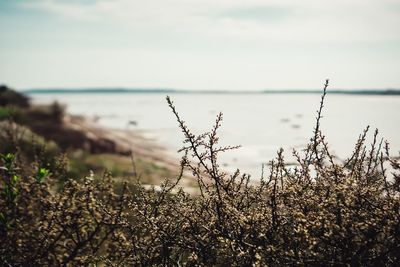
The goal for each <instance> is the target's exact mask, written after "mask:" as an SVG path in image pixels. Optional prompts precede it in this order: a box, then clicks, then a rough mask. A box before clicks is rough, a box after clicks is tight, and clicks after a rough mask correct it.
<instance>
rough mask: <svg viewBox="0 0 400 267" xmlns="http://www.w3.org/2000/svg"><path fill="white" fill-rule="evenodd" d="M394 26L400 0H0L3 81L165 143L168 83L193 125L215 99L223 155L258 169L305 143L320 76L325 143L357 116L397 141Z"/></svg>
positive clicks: (203, 126) (340, 137) (346, 137)
mask: <svg viewBox="0 0 400 267" xmlns="http://www.w3.org/2000/svg"><path fill="white" fill-rule="evenodd" d="M399 29H400V2H399V1H398V0H379V1H378V0H363V1H358V0H351V1H349V0H347V1H342V0H338V1H320V0H319V1H317V0H302V1H289V0H280V1H272V0H271V1H269V0H229V1H228V0H217V1H216V0H212V1H211V0H201V1H200V0H162V1H161V0H160V1H155V0H147V1H136V0H68V1H67V0H65V1H64V0H14V1H9V0H0V34H1V42H0V59H1V60H0V83H3V84H7V85H9V86H11V87H14V88H16V89H17V90H19V91H21V92H25V93H26V94H28V95H29V96H30V97H31V98H32V99H33V100H34V101H35V103H50V102H52V101H54V100H57V101H59V102H61V103H64V104H66V105H67V112H69V113H71V114H75V115H84V116H86V117H89V118H92V119H93V118H95V119H96V121H97V122H98V123H100V124H101V125H102V126H104V127H108V128H113V129H119V130H135V131H138V132H141V133H142V134H143V135H144V136H146V137H147V138H150V139H154V140H157V141H158V142H159V143H160V144H162V145H163V146H166V147H167V148H168V149H169V150H170V151H171V153H172V154H176V153H175V151H176V150H177V149H178V148H179V147H180V146H181V142H182V140H183V136H182V135H180V132H179V131H180V130H179V128H178V127H177V123H176V122H175V118H174V117H173V114H172V113H171V112H170V111H169V110H168V107H167V104H166V102H165V96H166V95H167V94H170V95H171V97H172V99H173V100H175V103H176V106H177V109H178V111H180V113H181V115H182V117H183V118H184V119H185V120H186V121H188V124H189V126H190V127H192V128H193V129H194V130H195V132H198V133H200V132H202V131H205V130H207V129H209V128H210V127H211V125H212V123H213V121H214V118H215V115H216V114H217V113H218V112H219V111H222V112H224V114H225V121H224V123H223V127H222V132H221V137H222V138H221V139H222V140H221V142H223V144H229V145H242V148H241V149H239V150H237V151H234V152H230V153H228V154H227V155H225V156H223V157H222V158H221V160H222V162H221V164H222V165H223V166H224V167H225V168H226V169H228V170H233V169H235V168H236V167H240V168H241V169H243V170H244V171H246V172H250V173H252V174H253V175H256V176H257V175H259V173H260V171H261V164H263V163H267V162H268V161H269V160H270V159H271V158H272V157H274V156H275V153H276V151H277V150H278V149H279V147H283V148H285V150H286V151H287V154H288V157H289V161H290V154H291V152H290V151H291V150H292V149H293V148H296V149H300V150H301V149H302V147H304V146H305V144H306V143H307V142H308V141H309V138H310V137H311V136H312V131H313V127H314V122H315V115H316V113H315V111H316V110H317V108H318V105H319V98H320V93H321V90H322V88H323V83H324V81H325V79H326V78H330V79H331V86H330V87H329V89H328V96H327V100H326V109H325V110H324V118H323V121H322V130H323V131H324V132H325V133H326V135H327V140H328V142H329V143H330V145H331V147H332V150H333V152H334V154H335V155H337V157H338V158H340V159H345V158H346V156H348V155H350V153H351V151H352V149H353V145H354V144H355V141H356V139H357V137H358V134H359V133H361V131H362V130H363V129H364V128H365V127H366V126H367V125H371V128H379V129H380V131H381V134H382V136H383V137H384V138H386V139H388V141H389V142H390V143H391V146H392V149H393V150H394V152H395V153H398V151H399V150H400V140H399V138H398V133H399V130H400V126H399V123H398V115H399V112H400V97H399V96H398V94H399V91H398V90H397V88H400V73H399V69H400V33H399ZM43 89H45V90H43ZM330 90H331V91H330ZM330 92H332V93H330Z"/></svg>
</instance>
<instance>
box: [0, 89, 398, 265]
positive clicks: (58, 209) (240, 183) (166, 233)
mask: <svg viewBox="0 0 400 267" xmlns="http://www.w3.org/2000/svg"><path fill="white" fill-rule="evenodd" d="M327 87H328V81H326V83H325V86H324V91H323V94H322V99H321V103H320V106H319V109H318V111H317V118H316V126H315V128H314V132H313V137H312V138H311V140H310V143H309V144H308V145H307V146H306V148H305V149H304V150H303V151H293V155H294V156H295V158H296V159H297V166H296V167H288V166H287V165H286V164H285V160H284V152H283V150H282V149H281V150H280V151H278V154H277V157H276V159H274V160H272V161H271V162H270V164H269V166H270V167H269V172H268V173H266V174H265V175H263V176H262V177H261V180H260V181H259V183H250V176H249V175H246V174H241V173H240V171H239V170H238V171H236V172H235V173H233V174H229V173H226V172H223V171H222V170H221V168H220V167H219V165H218V154H219V153H223V152H226V151H228V150H230V149H234V148H235V147H229V146H228V147H220V146H218V141H219V139H218V129H219V128H220V126H221V121H222V114H219V115H218V116H217V118H216V121H215V124H214V127H213V128H212V129H211V131H210V132H207V133H203V134H200V135H195V134H194V133H192V132H191V131H190V129H189V128H188V127H187V126H186V123H185V122H184V121H183V120H182V118H181V116H180V115H179V114H178V112H177V110H176V108H175V105H174V104H173V102H172V101H171V99H170V98H169V97H167V102H168V104H169V106H170V107H171V109H172V112H173V113H174V115H175V116H176V118H177V121H178V123H179V126H180V128H181V130H182V132H183V134H184V138H185V139H184V147H183V148H182V149H181V151H182V152H183V157H182V161H181V174H180V175H179V176H178V177H177V178H176V179H172V180H166V181H165V182H164V184H163V185H162V187H161V190H155V189H152V190H145V189H144V188H143V187H141V186H140V184H139V183H138V184H126V185H124V186H123V187H122V189H121V188H119V189H118V190H115V188H114V189H113V185H112V179H111V178H110V177H109V176H107V175H106V176H105V177H102V178H96V177H93V176H91V177H88V178H85V179H83V180H82V181H81V182H77V181H72V180H71V181H68V182H67V183H66V184H65V185H64V187H63V189H61V190H60V191H57V192H54V191H52V190H51V189H50V187H49V184H50V183H51V182H50V181H51V180H52V179H57V177H53V176H52V172H51V170H47V172H46V171H40V170H39V171H38V172H37V173H36V174H35V175H29V176H22V175H20V173H22V172H21V169H23V168H24V166H19V165H18V155H13V154H8V155H3V156H2V167H1V177H2V184H1V185H0V191H1V198H0V208H1V210H0V212H1V213H0V235H1V240H2V242H1V243H0V261H1V264H2V265H4V266H38V265H40V266H77V265H79V266H89V265H98V264H100V265H101V264H103V265H106V266H293V265H296V266H398V265H399V263H400V172H399V170H400V163H399V161H398V160H396V159H395V158H393V157H391V156H390V154H389V148H388V144H387V143H383V141H378V132H377V131H375V133H374V135H373V142H372V144H371V145H370V146H369V147H368V145H367V144H366V137H367V134H368V128H367V129H366V130H365V131H364V132H363V133H362V134H361V135H360V137H359V139H358V140H357V143H356V146H355V148H354V151H353V153H352V155H351V156H350V157H349V158H348V159H347V160H346V161H345V162H339V161H338V160H336V159H334V157H333V156H332V154H331V153H330V150H329V146H328V143H327V142H326V140H325V137H324V135H323V134H322V132H321V127H320V124H321V116H322V110H323V105H324V99H325V96H326V90H327ZM184 170H190V171H191V172H192V173H193V176H194V177H196V179H197V182H198V187H199V191H200V194H199V195H197V196H191V195H188V194H186V193H184V191H183V190H177V191H176V190H174V193H172V192H173V189H177V188H178V186H179V180H180V178H181V177H182V174H183V172H184Z"/></svg>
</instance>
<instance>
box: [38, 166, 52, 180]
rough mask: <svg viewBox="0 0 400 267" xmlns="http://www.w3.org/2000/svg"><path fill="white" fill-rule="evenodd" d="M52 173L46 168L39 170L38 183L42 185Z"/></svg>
mask: <svg viewBox="0 0 400 267" xmlns="http://www.w3.org/2000/svg"><path fill="white" fill-rule="evenodd" d="M49 174H50V171H49V170H48V169H46V168H39V170H38V173H37V175H36V181H37V182H39V183H41V182H42V181H43V180H44V179H45V178H46V177H47V176H48V175H49Z"/></svg>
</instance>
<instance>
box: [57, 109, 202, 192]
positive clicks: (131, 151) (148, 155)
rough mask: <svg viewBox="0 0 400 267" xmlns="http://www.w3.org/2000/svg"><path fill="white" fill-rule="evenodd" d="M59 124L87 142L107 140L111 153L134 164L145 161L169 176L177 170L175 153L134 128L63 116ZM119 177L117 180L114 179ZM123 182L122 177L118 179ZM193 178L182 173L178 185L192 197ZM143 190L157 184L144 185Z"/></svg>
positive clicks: (176, 172) (79, 117)
mask: <svg viewBox="0 0 400 267" xmlns="http://www.w3.org/2000/svg"><path fill="white" fill-rule="evenodd" d="M63 122H64V124H65V126H66V127H67V128H70V129H74V130H77V131H80V132H82V133H84V134H85V135H86V137H87V138H88V139H91V140H93V141H94V142H98V141H99V140H108V141H109V142H112V143H113V144H114V149H115V151H114V153H111V154H115V155H119V156H121V157H127V158H129V159H130V160H133V161H136V160H137V159H138V158H140V159H144V160H146V161H149V162H150V163H152V164H155V165H156V166H158V167H160V168H165V169H167V170H168V171H169V172H170V173H171V174H178V172H179V170H180V157H179V155H178V154H176V156H174V155H173V151H171V150H169V149H168V148H167V147H165V146H162V145H161V144H159V143H158V142H157V140H154V139H149V138H147V137H145V136H144V135H143V134H141V133H140V132H138V131H137V130H134V129H125V130H122V129H113V128H109V127H106V126H103V125H100V124H99V123H98V122H96V119H93V118H89V117H86V116H83V115H71V114H68V113H67V114H65V116H64V119H63ZM174 177H175V176H173V177H159V183H158V184H160V183H161V182H162V181H163V180H164V179H165V178H169V179H173V178H174ZM115 178H119V177H115ZM121 179H124V177H121ZM195 182H196V181H195V179H194V178H193V177H192V176H191V175H190V174H189V173H188V172H187V171H185V172H184V174H183V177H182V180H181V182H180V186H181V187H182V189H184V191H186V192H187V193H190V194H196V193H197V188H196V187H195V186H193V185H194V183H195ZM143 186H145V187H151V186H154V187H155V188H156V189H157V188H158V187H159V186H158V185H157V184H144V185H143Z"/></svg>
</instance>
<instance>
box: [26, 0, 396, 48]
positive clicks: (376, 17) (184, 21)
mask: <svg viewBox="0 0 400 267" xmlns="http://www.w3.org/2000/svg"><path fill="white" fill-rule="evenodd" d="M22 6H24V7H26V8H36V9H41V10H44V11H47V12H50V13H54V14H58V15H61V16H63V17H65V18H68V19H81V20H93V21H102V22H104V21H106V22H108V23H115V24H117V25H118V24H122V25H129V27H132V28H137V29H141V30H142V31H143V30H146V29H147V28H151V29H153V30H154V29H159V30H160V31H165V30H166V29H168V30H171V29H172V30H174V29H176V30H179V31H181V32H186V33H191V34H199V35H201V36H208V37H211V38H215V37H216V38H220V37H227V38H229V37H234V38H243V39H248V40H259V41H275V42H287V41H291V42H352V41H359V42H362V41H388V40H399V39H400V37H399V34H398V33H397V31H398V28H399V27H400V5H399V4H398V3H397V1H393V0H364V1H358V0H356V1H354V0H353V1H349V0H347V1H343V0H336V1H320V0H319V1H317V0H303V1H289V0H281V1H275V0H267V1H265V0H264V1H262V0H219V1H215V0H161V1H157V0H146V1H137V0H97V1H94V2H93V3H85V2H79V1H74V2H69V1H56V0H36V1H27V2H24V3H23V4H22ZM263 12H264V13H265V18H264V17H263ZM252 13H253V14H252ZM274 13H275V14H274ZM276 13H279V14H276ZM252 15H253V18H252ZM269 17H270V19H269Z"/></svg>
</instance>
